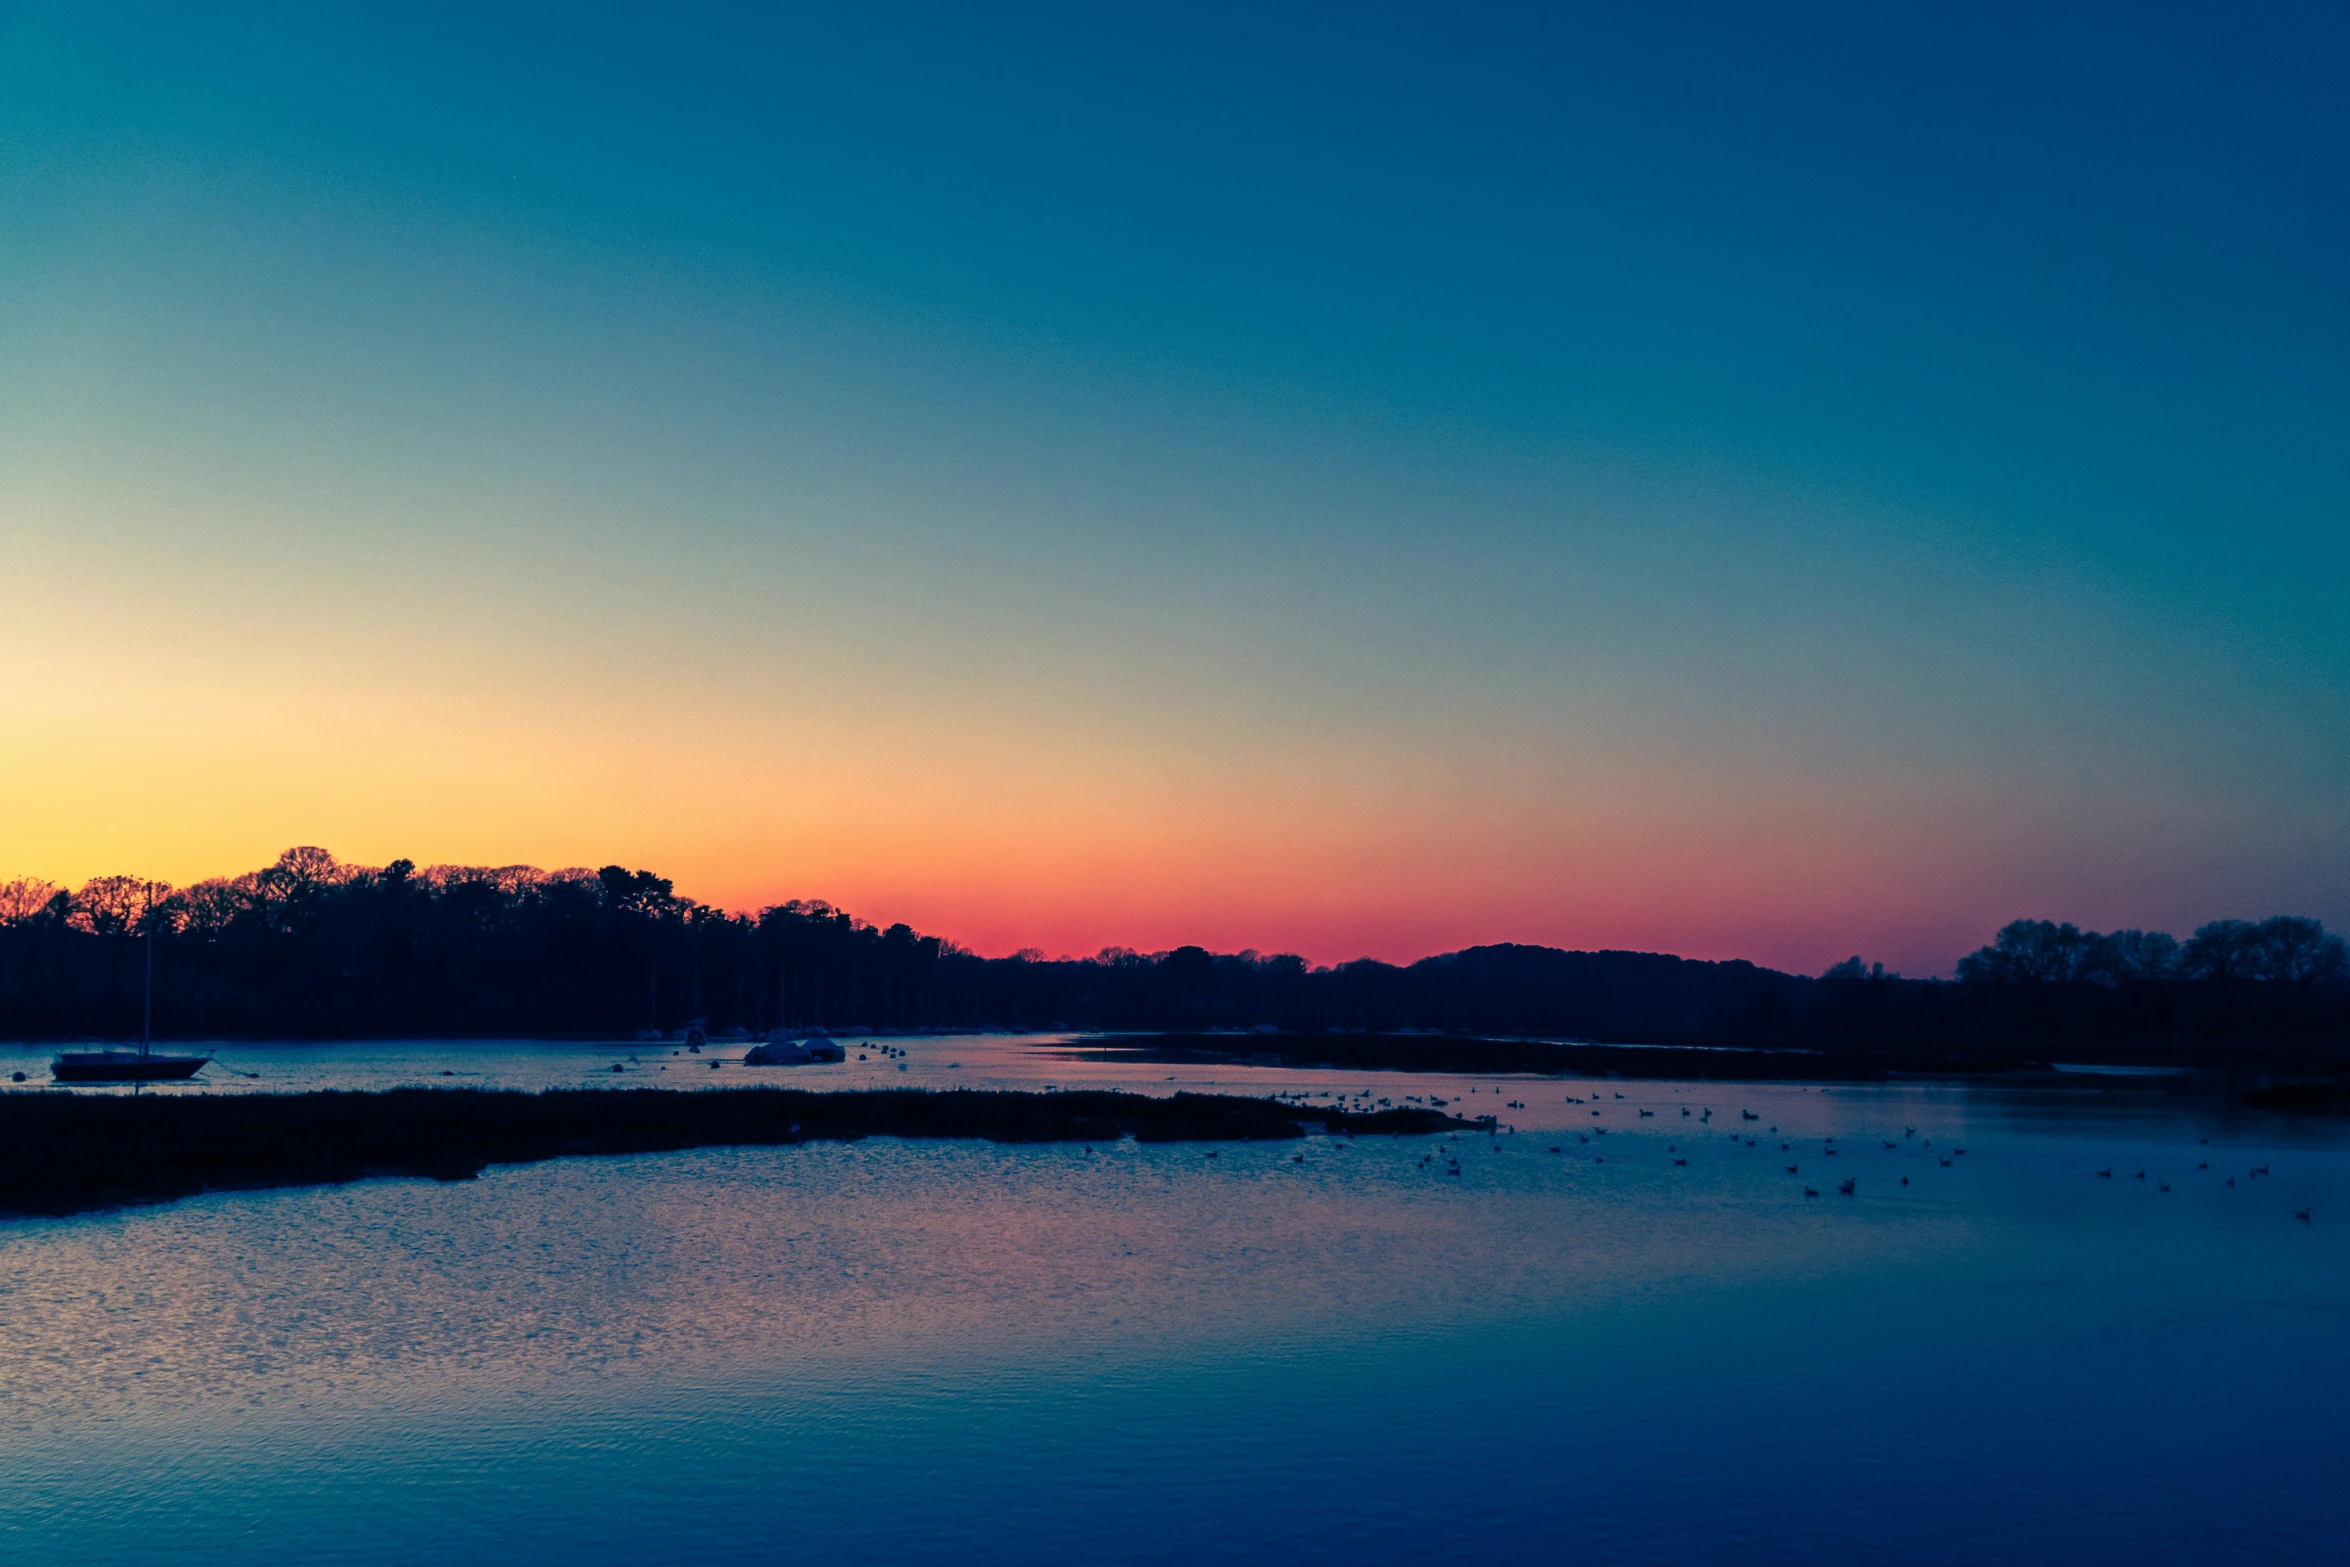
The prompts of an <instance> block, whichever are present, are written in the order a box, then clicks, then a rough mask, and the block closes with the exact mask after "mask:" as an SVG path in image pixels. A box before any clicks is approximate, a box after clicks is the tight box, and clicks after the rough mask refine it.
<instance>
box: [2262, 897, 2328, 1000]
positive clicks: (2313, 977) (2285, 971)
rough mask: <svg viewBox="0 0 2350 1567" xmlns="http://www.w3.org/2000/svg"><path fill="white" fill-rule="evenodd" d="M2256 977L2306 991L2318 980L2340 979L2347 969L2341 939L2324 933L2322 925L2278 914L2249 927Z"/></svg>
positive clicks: (2297, 917) (2290, 915) (2313, 921)
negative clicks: (2250, 929) (2250, 928)
mask: <svg viewBox="0 0 2350 1567" xmlns="http://www.w3.org/2000/svg"><path fill="white" fill-rule="evenodd" d="M2247 945H2248V946H2249V948H2250V956H2251V968H2252V973H2253V976H2254V977H2255V978H2258V979H2264V980H2267V981H2268V982H2269V983H2271V984H2274V985H2284V986H2287V987H2289V988H2291V989H2294V990H2306V989H2308V988H2309V987H2310V986H2311V985H2314V984H2316V983H2317V982H2319V981H2320V980H2327V979H2340V978H2342V977H2343V974H2344V972H2345V969H2346V968H2350V957H2346V956H2345V954H2344V951H2343V947H2342V938H2341V937H2339V936H2329V935H2327V934H2326V928H2325V926H2323V925H2321V924H2320V923H2318V922H2317V921H2316V920H2313V919H2303V918H2301V917H2300V916H2298V915H2293V914H2279V915H2277V916H2276V917H2275V918H2274V919H2265V920H2262V921H2261V922H2260V923H2259V924H2258V925H2255V926H2254V927H2253V928H2252V935H2251V938H2250V940H2249V942H2248V943H2247Z"/></svg>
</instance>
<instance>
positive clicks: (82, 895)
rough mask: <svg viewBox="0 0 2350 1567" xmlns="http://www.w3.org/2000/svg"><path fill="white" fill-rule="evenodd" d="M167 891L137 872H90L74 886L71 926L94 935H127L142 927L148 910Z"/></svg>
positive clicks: (166, 888)
mask: <svg viewBox="0 0 2350 1567" xmlns="http://www.w3.org/2000/svg"><path fill="white" fill-rule="evenodd" d="M170 891H171V889H170V888H169V887H166V886H161V885H159V884H157V883H153V882H149V881H147V880H145V879H144V878H142V877H138V876H93V877H91V878H90V879H89V880H88V881H86V882H83V883H82V884H81V885H80V886H79V887H77V888H75V889H74V894H73V915H72V919H73V923H74V926H75V928H77V929H80V930H86V931H89V932H90V933H91V934H93V935H98V936H127V935H129V934H131V933H132V932H134V931H138V930H141V929H144V928H145V922H146V919H147V915H148V912H149V911H150V910H152V909H153V908H154V907H155V904H156V902H157V900H158V899H160V898H161V897H163V896H164V895H165V894H167V893H169V892H170Z"/></svg>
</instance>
